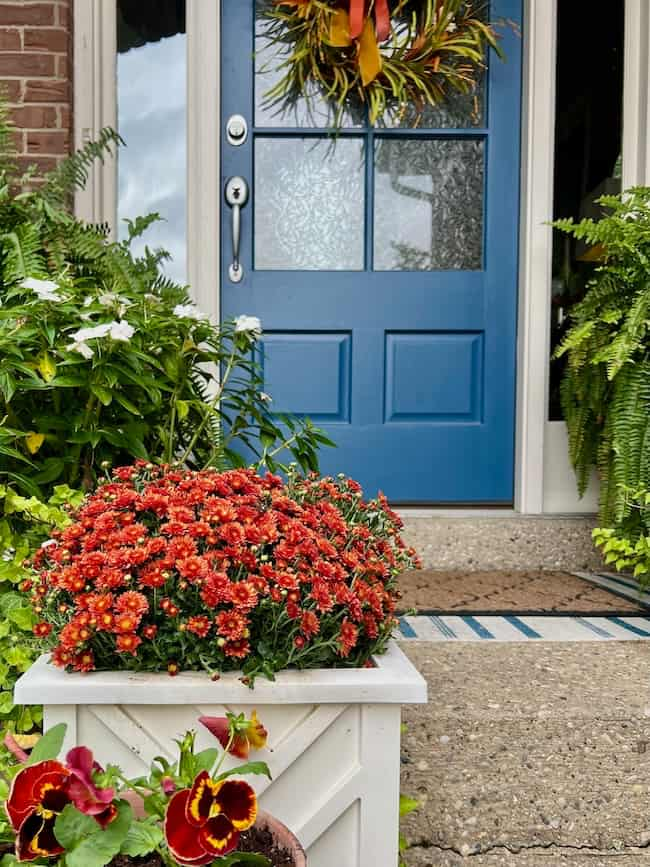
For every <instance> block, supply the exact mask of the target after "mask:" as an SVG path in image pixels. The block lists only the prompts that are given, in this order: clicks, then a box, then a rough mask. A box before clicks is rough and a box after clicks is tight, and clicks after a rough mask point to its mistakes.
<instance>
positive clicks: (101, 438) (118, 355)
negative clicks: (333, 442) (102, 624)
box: [0, 104, 329, 497]
mask: <svg viewBox="0 0 650 867" xmlns="http://www.w3.org/2000/svg"><path fill="white" fill-rule="evenodd" d="M8 130H9V124H8V122H7V119H6V111H5V109H4V108H3V107H2V105H1V104H0V141H6V140H8V139H9V136H8V134H7V132H8ZM117 143H119V136H117V134H116V133H114V132H113V131H112V130H105V131H104V132H103V133H102V134H101V136H100V140H99V141H98V142H93V143H89V144H88V145H86V146H85V147H84V148H83V149H82V150H81V151H79V152H78V153H77V154H75V155H74V156H72V157H70V158H68V159H67V160H64V161H63V162H62V163H61V165H60V166H59V167H58V168H57V169H56V170H55V171H54V172H52V173H51V174H49V175H47V176H46V178H45V182H44V183H43V184H42V185H36V186H33V188H30V183H29V177H25V176H18V175H17V174H16V171H15V169H14V167H13V164H12V161H11V157H10V156H9V157H7V156H4V157H0V301H1V304H0V359H1V360H2V364H1V365H0V430H1V431H2V438H1V439H0V456H1V457H2V463H0V481H1V480H2V476H4V477H5V478H8V479H10V480H11V482H12V483H13V484H14V485H15V486H16V487H17V488H19V489H20V490H22V491H23V492H25V493H27V494H29V495H32V496H36V497H43V496H47V495H48V493H49V492H50V491H51V488H52V485H53V484H61V483H65V484H69V485H71V486H73V487H78V486H82V487H83V488H84V489H86V490H88V489H90V488H92V487H93V485H94V483H95V481H96V477H97V473H98V469H99V468H100V466H101V465H102V464H103V463H104V462H108V463H110V464H113V465H119V464H124V463H129V462H131V461H132V460H133V459H134V458H140V459H143V460H152V461H161V460H165V461H167V462H171V461H174V460H179V461H180V462H181V463H184V464H186V465H188V466H189V467H191V468H199V467H204V466H219V467H225V466H233V465H235V466H238V465H244V464H248V463H256V464H258V465H259V464H262V465H265V466H267V467H269V468H270V469H276V468H277V467H278V465H279V464H278V461H279V459H280V456H281V455H285V456H288V457H290V458H291V459H293V460H295V461H296V462H297V463H298V464H299V465H300V466H301V468H302V469H303V470H305V471H309V470H314V469H316V468H317V465H318V460H317V449H318V448H319V446H320V445H323V444H326V443H329V440H327V438H326V437H324V436H323V435H322V434H321V433H319V432H318V431H317V430H316V429H314V427H313V426H312V425H311V423H310V422H309V420H297V419H294V418H291V417H289V416H286V415H282V416H281V417H276V416H274V415H273V413H272V412H271V408H270V405H269V403H270V400H269V398H268V396H267V395H265V394H264V393H263V391H262V378H261V374H260V368H259V364H258V361H259V352H258V350H257V347H256V339H257V337H258V336H259V332H260V323H259V321H258V320H257V319H255V317H251V316H241V317H239V319H238V320H237V322H235V323H228V324H225V325H221V326H218V325H215V324H214V323H212V322H211V321H210V320H209V319H208V318H207V317H205V316H203V315H202V313H201V312H200V311H199V310H198V309H197V308H196V307H195V306H194V304H193V303H192V301H191V300H190V298H189V295H188V290H187V287H185V286H180V285H177V284H175V283H174V282H173V281H171V280H170V279H169V278H167V277H166V276H165V275H164V273H163V271H162V270H161V265H162V264H163V263H164V261H165V260H166V259H167V258H168V254H167V253H165V252H164V251H162V250H155V251H152V250H150V249H148V248H145V252H144V254H143V255H142V256H135V255H134V254H133V253H132V251H131V244H132V242H133V240H134V239H135V238H139V237H140V236H141V235H142V234H143V233H144V232H145V231H146V229H147V228H148V227H149V226H150V225H151V223H152V222H153V221H155V220H156V219H158V215H156V214H151V215H148V216H146V217H140V218H138V219H136V220H134V221H129V222H128V228H129V234H128V237H127V239H126V240H125V241H123V242H120V243H110V242H109V241H108V230H107V228H106V227H102V226H89V225H86V224H84V223H82V222H81V221H79V220H77V219H75V218H74V217H72V216H71V215H70V213H69V211H68V208H67V205H68V202H69V196H70V194H71V192H72V191H73V190H74V188H75V187H78V186H83V184H84V183H85V181H86V179H87V175H88V170H89V168H90V166H91V165H92V163H93V161H94V160H95V159H97V158H98V157H99V158H101V157H103V155H105V153H106V152H107V151H110V149H111V148H112V147H113V146H115V145H117Z"/></svg>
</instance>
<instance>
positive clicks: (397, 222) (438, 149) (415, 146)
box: [374, 139, 484, 271]
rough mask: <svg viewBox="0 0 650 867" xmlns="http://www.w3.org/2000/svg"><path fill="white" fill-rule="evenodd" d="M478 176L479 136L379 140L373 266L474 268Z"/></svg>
mask: <svg viewBox="0 0 650 867" xmlns="http://www.w3.org/2000/svg"><path fill="white" fill-rule="evenodd" d="M483 174H484V143H483V141H458V140H453V141H448V140H439V139H438V140H429V141H427V140H421V139H408V140H403V139H396V140H389V139H383V140H381V141H378V142H377V144H376V151H375V208H374V210H375V215H374V224H375V243H374V249H375V259H374V267H375V270H376V271H433V270H451V269H463V270H479V269H480V268H481V267H482V264H483Z"/></svg>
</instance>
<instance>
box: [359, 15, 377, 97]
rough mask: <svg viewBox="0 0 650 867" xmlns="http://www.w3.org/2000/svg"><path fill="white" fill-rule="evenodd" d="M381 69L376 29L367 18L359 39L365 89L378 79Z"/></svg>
mask: <svg viewBox="0 0 650 867" xmlns="http://www.w3.org/2000/svg"><path fill="white" fill-rule="evenodd" d="M381 68H382V59H381V52H380V51H379V45H378V44H377V37H376V35H375V27H374V24H373V23H372V21H371V20H370V19H369V18H367V19H366V23H365V24H364V25H363V30H362V31H361V37H360V39H359V69H360V70H361V81H362V82H363V86H364V87H367V86H368V85H369V84H371V83H372V82H373V81H374V80H375V78H377V76H378V75H379V73H380V72H381Z"/></svg>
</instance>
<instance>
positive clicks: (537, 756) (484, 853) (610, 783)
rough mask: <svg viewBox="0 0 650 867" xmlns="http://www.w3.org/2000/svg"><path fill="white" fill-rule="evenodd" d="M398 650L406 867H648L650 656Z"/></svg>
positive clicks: (536, 646) (619, 650) (630, 651)
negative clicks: (410, 673) (418, 686)
mask: <svg viewBox="0 0 650 867" xmlns="http://www.w3.org/2000/svg"><path fill="white" fill-rule="evenodd" d="M402 647H403V648H404V650H405V652H406V653H407V654H408V655H409V656H410V658H411V659H412V660H413V662H414V663H415V665H416V666H417V668H418V669H419V671H421V672H422V674H423V675H424V677H425V678H426V680H427V682H428V686H429V696H430V700H429V704H428V705H426V706H421V707H409V708H405V711H404V722H405V723H406V726H407V729H406V733H405V735H404V740H403V765H402V790H403V792H404V793H405V794H408V795H411V796H413V797H416V798H418V799H420V801H421V804H422V806H421V808H420V809H419V810H418V811H417V812H416V813H414V814H413V815H412V816H409V817H408V818H407V819H406V820H405V822H404V832H405V834H406V836H407V838H408V839H409V840H410V841H411V842H412V844H413V848H412V849H411V850H410V851H409V853H408V854H407V857H406V861H407V864H408V865H409V867H460V865H462V867H600V865H602V867H650V848H648V847H650V689H649V674H650V645H649V644H648V643H646V642H644V641H639V642H626V641H603V642H596V643H592V642H566V643H544V642H537V643H535V642H528V643H519V644H511V643H502V642H495V641H479V642H467V643H463V642H455V643H452V642H438V643H433V642H418V641H405V642H403V644H402ZM378 867H379V865H378ZM382 867H383V865H382Z"/></svg>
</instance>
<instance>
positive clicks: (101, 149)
mask: <svg viewBox="0 0 650 867" xmlns="http://www.w3.org/2000/svg"><path fill="white" fill-rule="evenodd" d="M121 144H124V142H123V141H122V138H121V137H120V135H119V133H117V132H116V131H115V130H114V129H111V128H110V127H105V128H104V129H102V130H101V131H100V133H99V136H98V138H97V140H96V141H89V142H86V144H85V145H84V146H83V147H82V148H80V149H79V150H78V151H76V153H74V154H71V155H70V156H69V157H66V158H65V159H64V160H62V161H61V162H60V163H59V165H58V166H57V168H56V169H54V171H52V172H50V173H49V175H48V176H47V179H46V182H45V185H44V187H43V190H42V193H43V195H44V197H45V198H46V199H47V200H48V201H49V202H50V203H51V204H52V205H53V206H55V207H65V205H66V204H67V201H68V198H69V196H70V194H71V193H73V192H74V191H75V190H81V189H83V188H84V187H85V186H86V184H87V182H88V177H89V175H90V170H91V168H92V166H93V163H95V162H96V161H97V160H99V161H100V162H104V159H105V158H106V157H107V156H111V155H112V154H113V153H114V151H115V150H116V149H117V147H119V145H121Z"/></svg>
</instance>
